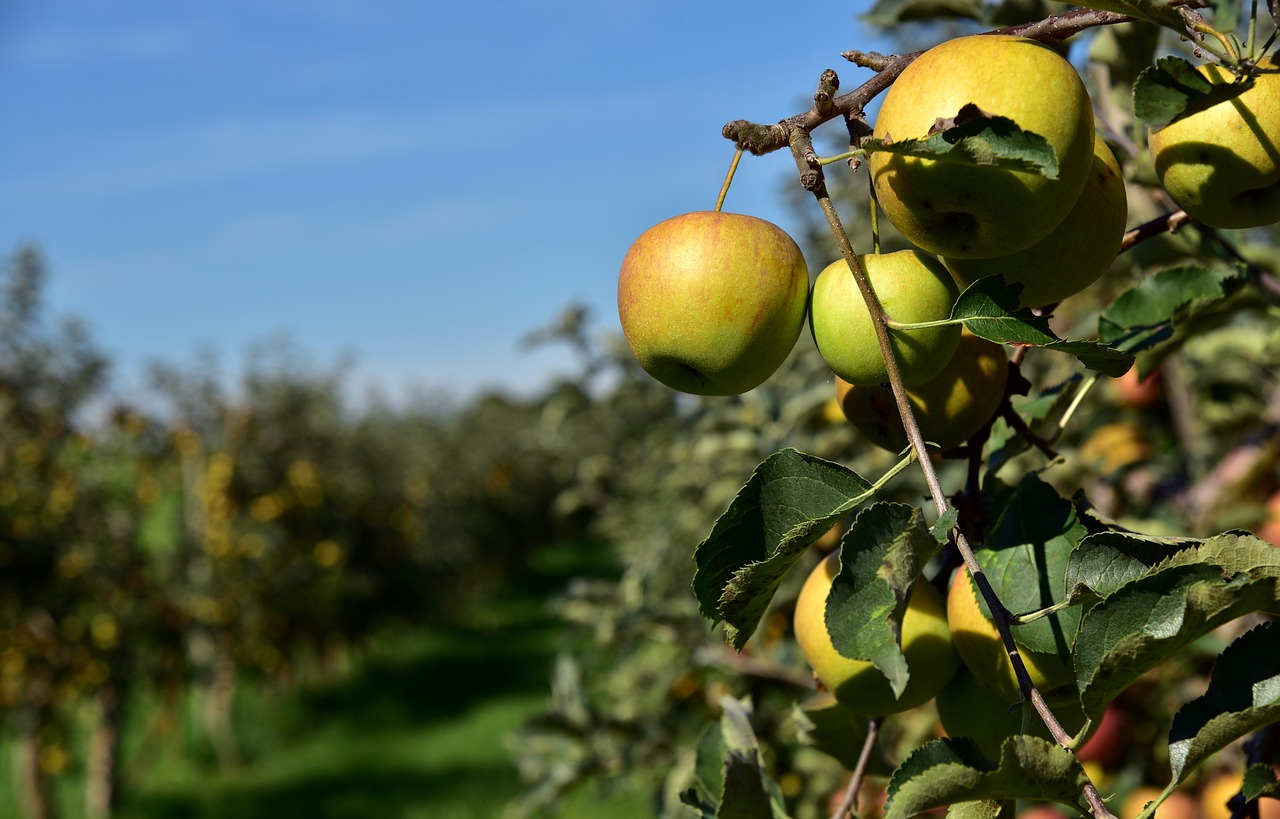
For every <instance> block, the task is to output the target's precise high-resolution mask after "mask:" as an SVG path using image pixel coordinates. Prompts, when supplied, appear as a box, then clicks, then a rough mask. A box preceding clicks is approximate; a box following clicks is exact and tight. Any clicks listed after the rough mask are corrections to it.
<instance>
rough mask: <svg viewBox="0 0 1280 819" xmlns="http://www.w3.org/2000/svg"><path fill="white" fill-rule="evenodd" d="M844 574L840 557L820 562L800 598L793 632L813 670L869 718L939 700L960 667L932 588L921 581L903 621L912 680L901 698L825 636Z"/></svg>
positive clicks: (904, 647)
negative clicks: (834, 591) (831, 599)
mask: <svg viewBox="0 0 1280 819" xmlns="http://www.w3.org/2000/svg"><path fill="white" fill-rule="evenodd" d="M839 571H840V552H838V551H836V552H832V553H831V554H830V555H828V556H827V557H826V558H824V559H823V560H822V562H821V563H819V564H818V565H817V566H815V567H814V569H813V571H812V572H811V573H810V574H809V577H808V578H807V579H806V580H805V582H804V585H803V586H802V587H801V589H800V594H799V596H798V597H797V598H796V608H795V615H794V619H793V620H792V628H793V629H794V630H795V635H796V642H797V643H799V645H800V650H801V651H802V652H803V653H804V656H805V659H807V660H808V661H809V666H810V667H811V668H812V669H813V672H814V673H815V674H816V675H817V676H818V679H819V680H821V681H822V684H823V685H824V686H825V687H826V688H827V690H828V691H830V692H831V693H832V694H833V695H834V696H835V698H836V701H837V702H839V703H840V704H841V705H843V706H845V707H846V708H848V709H850V710H851V711H856V712H857V713H859V714H865V715H868V716H883V715H885V714H896V713H898V712H900V711H906V710H907V709H910V708H915V707H916V706H917V705H922V704H924V703H926V702H928V701H929V700H931V699H933V698H934V697H935V696H937V694H938V692H939V691H941V690H942V689H943V687H945V686H946V684H947V682H948V681H949V680H950V679H951V675H952V674H954V673H955V671H956V668H957V667H958V666H959V664H960V660H959V658H957V657H956V653H955V649H954V648H952V645H951V632H950V631H949V630H948V629H947V616H946V606H945V603H944V602H943V599H942V595H940V594H938V592H937V591H936V590H935V589H934V588H933V586H931V585H929V584H928V583H926V582H924V581H923V580H920V581H917V582H916V583H915V584H914V585H913V586H912V587H911V592H910V595H909V596H908V598H907V609H906V613H905V614H903V616H902V641H901V645H902V654H903V656H904V657H905V658H906V661H907V671H908V673H909V674H910V679H909V680H908V681H907V687H906V688H905V689H904V690H903V692H902V696H901V697H896V698H895V697H894V695H893V688H892V687H891V686H890V685H889V680H888V679H886V678H885V676H884V674H882V673H881V671H880V669H878V668H876V667H875V665H873V664H872V663H870V662H866V661H863V660H853V659H850V658H848V657H845V656H844V655H843V654H841V653H840V652H838V651H836V647H835V646H834V645H833V644H832V642H831V634H830V632H828V631H827V619H826V611H827V595H828V594H829V593H830V591H831V584H832V581H834V580H835V576H836V574H838V573H839Z"/></svg>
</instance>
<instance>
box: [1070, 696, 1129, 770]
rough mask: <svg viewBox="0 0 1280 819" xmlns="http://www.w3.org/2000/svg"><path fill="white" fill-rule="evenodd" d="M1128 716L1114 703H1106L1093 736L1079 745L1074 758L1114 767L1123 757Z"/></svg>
mask: <svg viewBox="0 0 1280 819" xmlns="http://www.w3.org/2000/svg"><path fill="white" fill-rule="evenodd" d="M1128 729H1129V718H1128V716H1127V715H1126V714H1125V712H1124V711H1123V710H1122V709H1121V707H1120V706H1118V705H1116V704H1115V703H1110V704H1108V705H1107V707H1106V709H1105V710H1104V711H1103V712H1102V717H1101V719H1099V720H1098V722H1097V725H1096V727H1095V728H1094V729H1093V736H1091V737H1089V740H1088V741H1087V742H1085V743H1084V744H1083V745H1081V746H1080V750H1079V751H1077V752H1076V759H1079V760H1080V761H1081V762H1082V763H1083V762H1094V761H1096V762H1099V763H1101V764H1102V766H1103V767H1104V768H1115V767H1117V766H1118V765H1119V764H1120V763H1121V762H1122V761H1123V759H1124V752H1125V748H1126V744H1127V743H1126V739H1127V735H1128Z"/></svg>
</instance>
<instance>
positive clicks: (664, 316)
mask: <svg viewBox="0 0 1280 819" xmlns="http://www.w3.org/2000/svg"><path fill="white" fill-rule="evenodd" d="M808 289H809V269H808V267H807V266H806V265H805V261H804V256H803V254H801V252H800V248H799V246H797V245H796V243H795V241H794V240H793V239H792V238H791V237H790V236H788V235H787V234H786V232H785V231H783V230H782V229H781V228H779V227H778V226H777V225H774V224H772V223H771V222H766V221H765V220H763V219H757V218H756V217H754V216H746V215H743V214H737V213H722V212H718V211H697V212H694V213H686V214H683V215H681V216H676V217H673V218H671V219H667V220H666V221H663V222H659V223H658V224H656V225H654V226H653V227H651V228H649V229H648V230H646V231H645V232H644V233H642V234H641V235H640V238H638V239H636V241H635V243H634V244H632V245H631V248H630V249H629V250H628V251H627V255H626V258H624V259H623V261H622V271H621V273H620V274H619V276H618V316H619V318H620V319H621V321H622V332H623V334H624V335H625V336H626V338H627V344H628V345H630V347H631V352H632V354H633V355H635V357H636V360H637V361H639V362H640V366H642V367H643V368H644V369H645V371H646V372H648V373H649V374H650V375H651V376H653V377H654V378H656V379H657V380H659V381H661V382H662V383H663V384H666V385H667V386H668V387H671V388H672V389H676V390H680V391H681V392H687V393H693V394H694V395H737V394H739V393H743V392H746V391H748V390H751V389H754V388H755V387H758V386H759V385H760V384H762V383H763V382H764V381H765V379H767V378H768V377H769V376H770V375H772V374H773V373H774V371H776V370H777V369H778V367H780V366H781V365H782V362H783V361H784V360H786V358H787V356H788V355H789V354H790V353H791V350H792V348H794V347H795V343H796V340H797V339H798V338H799V337H800V332H801V330H803V329H804V317H805V305H806V301H807V299H808Z"/></svg>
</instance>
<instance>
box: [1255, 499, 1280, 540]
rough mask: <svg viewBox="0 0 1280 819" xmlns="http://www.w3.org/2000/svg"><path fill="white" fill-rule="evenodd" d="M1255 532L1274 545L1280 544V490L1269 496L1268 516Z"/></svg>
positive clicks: (1267, 501)
mask: <svg viewBox="0 0 1280 819" xmlns="http://www.w3.org/2000/svg"><path fill="white" fill-rule="evenodd" d="M1254 534H1256V535H1257V536H1258V537H1260V538H1262V539H1263V540H1265V541H1267V542H1268V543H1270V544H1272V545H1273V546H1280V491H1276V492H1273V493H1271V494H1270V495H1269V496H1267V500H1266V516H1265V517H1264V518H1263V519H1262V522H1261V523H1260V524H1258V528H1257V529H1256V530H1255V531H1254Z"/></svg>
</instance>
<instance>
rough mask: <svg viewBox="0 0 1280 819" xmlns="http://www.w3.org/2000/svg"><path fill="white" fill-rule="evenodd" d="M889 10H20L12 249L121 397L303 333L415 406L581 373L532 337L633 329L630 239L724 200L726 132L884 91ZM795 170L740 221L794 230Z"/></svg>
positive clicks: (365, 2)
mask: <svg viewBox="0 0 1280 819" xmlns="http://www.w3.org/2000/svg"><path fill="white" fill-rule="evenodd" d="M862 7H863V5H862V4H859V3H848V2H842V3H837V2H815V3H811V4H808V5H807V6H805V7H804V9H805V12H806V14H807V20H808V23H809V24H808V25H804V24H802V23H801V21H800V20H799V19H797V11H796V10H795V8H793V7H788V6H786V4H778V3H764V2H741V0H737V1H735V2H727V0H726V1H725V2H721V0H714V1H709V2H698V1H697V0H671V1H670V2H668V1H667V0H644V1H641V0H617V1H616V2H587V1H586V0H582V2H573V1H572V0H547V2H542V3H528V2H501V1H500V2H488V3H476V4H474V5H473V4H466V3H440V2H422V0H378V1H376V2H375V0H205V1H204V2H201V1H200V0H182V1H181V2H174V0H113V1H112V2H110V3H104V2H101V0H62V1H61V2H49V0H0V122H3V123H4V133H5V139H4V150H3V151H0V179H2V180H4V181H3V184H0V247H3V248H4V249H5V250H6V252H7V251H9V250H11V249H13V248H15V247H16V246H17V245H18V244H19V243H20V242H25V241H32V242H35V243H36V244H38V246H39V247H40V248H41V250H42V251H43V253H44V255H45V258H46V260H47V262H48V264H49V268H50V272H51V282H50V291H49V296H50V300H51V303H52V306H53V308H54V310H55V311H56V312H59V313H64V314H74V315H77V316H80V317H82V318H83V319H84V320H85V321H86V322H87V323H88V325H89V327H90V329H91V331H92V333H93V335H94V337H95V339H96V340H97V341H98V343H99V344H100V345H101V346H103V347H104V348H105V349H106V350H108V351H109V352H110V353H111V355H112V356H113V358H114V360H115V362H116V372H117V384H118V385H119V389H121V390H128V389H130V385H131V384H136V383H138V380H139V375H138V374H139V373H140V372H141V371H142V368H143V367H144V366H145V365H146V364H147V363H148V362H150V361H152V360H156V359H160V360H166V361H184V360H189V359H190V358H191V356H192V354H193V353H194V352H195V351H196V350H197V349H198V348H200V347H201V346H212V347H213V348H214V349H216V350H218V351H220V354H221V357H222V359H223V361H224V362H225V364H226V366H227V368H228V369H232V370H234V368H235V365H236V364H237V363H238V362H239V361H240V360H242V358H243V354H244V351H245V350H246V349H247V347H248V346H249V345H250V344H251V343H252V342H254V341H259V340H262V339H264V338H266V337H268V336H271V335H273V334H281V333H283V334H287V335H288V336H289V337H290V338H292V339H293V340H294V341H295V342H296V343H297V344H298V346H300V347H301V348H302V349H303V350H306V351H308V352H309V353H310V354H312V356H313V357H314V358H315V359H316V360H317V361H318V362H319V363H324V362H328V361H332V360H335V359H336V357H337V356H339V355H340V354H342V353H344V352H350V353H354V354H355V357H356V362H357V364H356V370H355V372H356V375H357V379H358V380H359V381H362V382H365V383H375V384H379V385H381V386H382V387H383V388H384V389H385V390H387V391H388V392H390V393H392V394H395V393H397V392H398V391H399V390H402V389H403V388H404V387H405V386H406V385H409V384H413V385H416V386H418V387H420V388H426V389H427V390H431V391H443V392H445V393H448V394H451V395H454V396H456V397H465V396H467V395H470V394H473V393H474V392H475V391H477V390H479V389H484V388H490V387H505V388H511V389H515V390H518V391H523V392H527V391H529V390H532V389H536V387H537V386H538V385H540V384H543V383H545V382H546V380H547V379H548V378H549V376H550V374H551V373H552V372H555V371H557V370H564V369H565V368H566V367H567V366H568V359H567V358H566V356H564V355H563V354H560V353H558V352H554V351H542V352H534V353H530V352H527V351H524V350H522V349H521V348H520V346H519V339H520V338H521V337H522V336H523V335H524V334H525V333H527V332H528V331H529V330H531V329H533V328H535V327H538V326H541V325H543V324H546V323H548V322H549V321H550V320H551V319H552V318H553V317H554V316H555V315H556V314H557V312H558V311H559V310H560V309H561V308H562V307H563V306H564V305H566V304H568V303H569V302H572V301H578V302H582V303H585V304H586V305H588V306H589V307H590V308H591V309H592V310H593V312H594V314H595V316H596V318H597V320H598V322H599V323H601V324H602V325H604V326H606V327H609V328H616V326H617V316H616V312H615V304H614V298H615V291H614V288H615V284H616V276H617V269H618V265H619V263H620V262H621V259H622V256H623V254H624V253H625V251H626V248H627V246H628V245H629V244H630V243H631V241H632V240H633V239H634V238H635V237H636V236H637V235H639V233H640V232H642V231H643V230H644V229H645V228H646V227H648V226H649V225H651V224H653V223H655V222H657V221H660V220H661V219H664V218H666V217H668V216H672V215H675V214H678V213H681V212H684V211H689V210H701V209H708V208H710V207H712V206H713V205H714V203H715V197H716V193H717V191H718V189H719V186H720V183H721V181H722V179H723V177H724V173H725V170H726V169H727V167H728V163H729V160H730V159H731V156H732V148H731V146H730V144H729V143H728V142H727V141H725V140H724V139H722V138H721V137H720V127H721V126H722V125H723V124H724V123H725V122H726V121H728V120H731V119H738V118H746V119H754V120H758V121H774V120H776V119H779V118H781V117H783V116H786V115H788V114H791V113H795V112H797V111H798V110H800V108H801V107H802V105H804V98H805V96H806V95H808V94H811V93H812V88H813V86H814V83H815V81H816V79H817V76H818V74H819V73H820V72H821V71H822V69H824V68H827V67H832V68H835V69H836V70H837V71H839V72H840V73H841V76H842V79H843V80H844V85H845V87H846V88H849V87H853V85H855V84H856V83H857V82H859V81H861V79H862V77H861V75H862V74H864V73H865V72H863V71H862V70H860V69H855V68H854V67H853V66H852V65H850V64H848V63H845V62H844V61H843V60H841V59H840V56H839V54H840V52H841V51H842V50H846V49H850V48H855V47H866V46H867V45H868V44H869V39H868V35H867V34H866V33H865V32H864V31H863V30H862V29H861V28H860V26H859V25H858V24H857V22H856V15H857V13H858V12H859V10H860V9H861V8H862ZM793 168H794V166H793V165H792V164H791V160H790V158H789V157H788V156H785V155H782V154H775V155H771V156H768V157H764V158H751V157H747V158H745V159H744V161H743V165H742V167H741V168H740V170H739V173H738V177H737V180H736V181H735V184H734V188H733V190H732V192H731V193H730V197H729V200H728V202H727V204H726V209H728V210H735V211H743V212H750V213H754V214H756V215H758V216H761V217H764V218H767V219H773V220H774V221H777V222H779V223H780V224H782V225H783V226H784V227H786V226H788V225H789V220H790V217H789V214H788V213H787V211H786V208H785V206H784V205H783V204H782V201H781V199H780V198H779V197H778V195H777V194H778V190H779V188H780V186H781V185H782V184H784V183H785V177H786V176H787V175H788V174H789V173H793ZM810 263H811V265H815V264H817V261H816V260H810Z"/></svg>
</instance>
